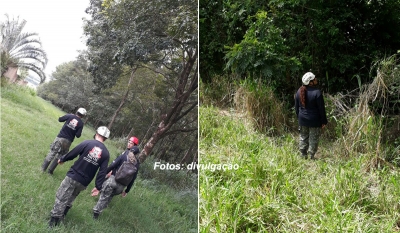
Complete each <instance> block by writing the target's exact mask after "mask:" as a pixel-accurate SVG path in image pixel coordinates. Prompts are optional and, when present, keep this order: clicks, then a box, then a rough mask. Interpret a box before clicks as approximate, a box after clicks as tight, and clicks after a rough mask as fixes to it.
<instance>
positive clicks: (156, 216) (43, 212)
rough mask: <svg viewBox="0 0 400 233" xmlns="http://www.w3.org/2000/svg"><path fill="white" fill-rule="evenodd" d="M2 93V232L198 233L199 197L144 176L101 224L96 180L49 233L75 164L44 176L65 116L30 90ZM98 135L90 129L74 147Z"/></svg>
mask: <svg viewBox="0 0 400 233" xmlns="http://www.w3.org/2000/svg"><path fill="white" fill-rule="evenodd" d="M1 92H2V93H1V96H2V99H1V232H4V233H6V232H29V233H31V232H48V231H49V232H197V229H198V228H197V223H198V222H197V195H196V194H197V193H196V194H195V195H193V192H190V193H187V192H185V190H181V191H179V190H177V189H172V188H170V187H169V186H167V185H163V184H160V183H159V182H155V181H152V180H144V179H142V177H141V176H140V175H139V177H138V179H137V180H136V182H135V184H134V186H133V188H132V189H131V192H130V193H129V194H128V196H127V197H126V198H122V197H120V196H117V197H114V199H113V200H112V202H111V204H110V205H109V208H107V209H105V210H104V212H103V213H102V215H101V216H100V218H99V221H93V219H92V208H93V206H94V205H95V204H96V201H97V197H91V196H90V190H91V189H92V188H93V187H94V181H92V183H91V184H90V185H89V186H88V187H87V189H86V190H84V191H83V192H81V193H80V194H79V196H78V197H77V199H76V200H75V202H74V204H73V207H72V208H71V210H70V211H69V212H68V215H67V217H66V219H65V221H64V223H63V224H61V226H59V227H56V228H54V229H53V230H52V231H50V230H48V227H47V226H48V220H49V216H50V211H51V209H52V207H53V204H54V200H55V194H56V191H57V189H58V187H59V185H60V183H61V181H62V180H63V179H64V177H65V174H66V172H67V171H68V169H69V168H70V167H71V166H72V164H73V162H74V161H75V160H74V161H70V162H66V163H65V164H63V165H61V166H58V167H57V169H56V170H55V172H54V175H53V176H50V175H48V174H47V173H42V172H41V164H42V162H43V160H44V158H45V156H46V154H47V153H48V151H49V146H50V143H51V142H52V141H53V140H54V138H55V136H56V135H57V134H58V132H59V130H60V128H61V126H62V123H59V122H58V120H57V119H58V117H59V116H61V115H62V114H65V113H63V112H62V111H60V110H59V109H58V108H56V107H54V106H53V105H51V104H50V103H48V102H46V101H44V100H43V99H41V98H39V97H37V96H35V95H32V93H30V92H29V91H23V90H20V89H19V88H14V87H5V88H3V87H2V89H1ZM94 133H95V131H94V130H93V129H92V128H91V127H90V126H85V128H84V130H83V134H82V136H81V138H79V139H75V141H74V142H73V144H72V145H71V149H72V148H74V147H75V146H76V145H77V144H79V143H80V142H82V141H83V140H86V139H92V138H93V135H94ZM105 144H106V146H107V148H108V149H109V151H110V154H111V158H112V159H113V158H114V157H116V155H118V154H119V153H120V152H121V148H117V147H116V146H115V145H117V144H119V143H117V142H114V141H113V140H112V139H111V140H107V141H106V142H105ZM146 162H147V161H145V163H144V164H146ZM150 162H151V161H150ZM144 167H146V166H144ZM147 167H151V166H149V165H147ZM147 172H150V171H147Z"/></svg>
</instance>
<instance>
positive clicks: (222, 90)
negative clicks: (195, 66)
mask: <svg viewBox="0 0 400 233" xmlns="http://www.w3.org/2000/svg"><path fill="white" fill-rule="evenodd" d="M212 80H213V81H212V83H204V82H202V80H201V79H200V96H199V100H200V104H204V105H214V106H219V107H230V106H231V105H232V103H233V96H234V93H235V91H236V89H237V85H236V84H235V83H236V82H235V80H236V78H235V77H229V76H219V75H216V76H214V77H213V78H212Z"/></svg>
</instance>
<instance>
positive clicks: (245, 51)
mask: <svg viewBox="0 0 400 233" xmlns="http://www.w3.org/2000/svg"><path fill="white" fill-rule="evenodd" d="M398 12H400V2H399V1H397V0H383V1H367V0H362V1H359V0H350V1H348V0H339V1H311V0H302V1H299V0H291V1H283V0H274V1H258V0H250V1H245V2H243V1H209V0H200V47H201V53H200V60H201V61H202V62H201V69H200V73H201V78H202V80H203V81H205V82H210V81H211V80H212V77H213V75H214V74H221V73H223V72H232V73H235V74H239V75H241V76H251V77H254V78H262V79H264V80H267V81H268V82H269V83H271V85H273V86H274V87H275V88H277V89H279V90H280V91H281V90H282V89H283V90H284V92H293V89H294V88H296V87H298V85H300V77H301V76H302V74H304V73H305V72H307V71H310V70H311V71H312V72H314V73H315V74H316V75H317V76H318V77H319V78H320V80H323V82H321V83H323V85H324V86H323V88H324V89H325V90H328V91H330V92H337V91H342V90H346V89H347V90H351V89H354V88H356V87H358V85H359V82H362V83H366V82H369V81H371V75H370V67H371V65H372V63H373V62H374V61H376V60H377V59H380V58H382V57H384V56H385V55H391V54H394V53H396V52H397V50H398V49H399V48H400V23H399V22H400V21H399V19H400V15H399V14H398Z"/></svg>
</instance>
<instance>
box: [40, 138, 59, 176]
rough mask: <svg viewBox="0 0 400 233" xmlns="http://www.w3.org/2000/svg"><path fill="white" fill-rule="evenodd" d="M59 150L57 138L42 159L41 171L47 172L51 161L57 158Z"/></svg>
mask: <svg viewBox="0 0 400 233" xmlns="http://www.w3.org/2000/svg"><path fill="white" fill-rule="evenodd" d="M60 150H61V143H60V142H59V141H58V138H55V139H54V141H53V142H52V143H51V144H50V151H49V153H48V154H47V156H46V157H45V158H44V161H43V164H42V171H43V172H45V171H46V170H47V167H48V166H49V164H50V163H51V161H52V160H53V159H54V157H56V156H57V154H58V152H59V151H60Z"/></svg>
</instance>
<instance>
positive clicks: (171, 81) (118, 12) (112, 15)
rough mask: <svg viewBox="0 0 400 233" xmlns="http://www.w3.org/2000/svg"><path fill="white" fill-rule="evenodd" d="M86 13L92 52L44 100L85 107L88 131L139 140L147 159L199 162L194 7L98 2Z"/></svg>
mask: <svg viewBox="0 0 400 233" xmlns="http://www.w3.org/2000/svg"><path fill="white" fill-rule="evenodd" d="M86 12H87V13H88V14H90V16H91V19H90V20H86V21H85V23H84V32H85V35H86V37H87V45H88V50H87V51H86V52H83V53H82V54H81V56H80V57H79V58H78V59H77V60H76V61H73V62H71V63H70V64H63V65H62V66H59V67H57V70H56V72H55V73H54V74H53V77H54V78H55V80H54V81H52V82H54V83H55V84H51V83H52V82H50V83H49V84H46V85H44V86H43V88H41V89H40V91H39V93H40V94H39V95H40V96H43V97H44V98H46V99H49V100H51V101H53V102H54V103H57V104H56V105H57V106H60V107H62V108H63V109H65V110H68V111H73V109H75V110H76V108H77V107H79V106H83V107H86V108H87V109H88V116H87V118H86V120H87V121H88V123H90V124H92V125H93V126H94V127H97V126H99V125H107V126H108V127H109V128H110V129H111V132H112V135H113V137H122V138H126V137H128V136H131V135H135V136H137V137H139V138H140V141H141V148H143V150H142V153H145V157H147V156H149V155H150V153H152V154H156V158H158V159H162V160H165V161H168V162H178V163H179V162H182V161H184V162H187V163H190V162H191V161H193V160H197V85H198V84H197V14H196V12H197V5H196V4H195V2H193V1H176V0H171V1H151V2H148V1H142V0H125V1H112V0H110V1H95V0H94V1H90V5H89V7H88V8H87V10H86ZM81 67H82V69H81ZM52 85H53V86H58V87H59V88H60V87H62V89H63V90H60V89H56V88H51V86H52ZM44 89H46V90H44ZM50 89H52V90H50ZM78 93H79V94H78ZM60 96H63V97H65V98H66V100H65V101H64V102H65V103H64V102H62V101H59V100H56V99H57V98H58V97H60ZM73 98H75V100H74V99H73Z"/></svg>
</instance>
